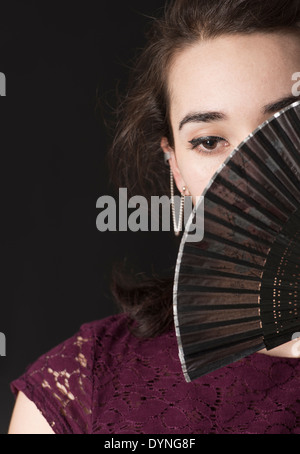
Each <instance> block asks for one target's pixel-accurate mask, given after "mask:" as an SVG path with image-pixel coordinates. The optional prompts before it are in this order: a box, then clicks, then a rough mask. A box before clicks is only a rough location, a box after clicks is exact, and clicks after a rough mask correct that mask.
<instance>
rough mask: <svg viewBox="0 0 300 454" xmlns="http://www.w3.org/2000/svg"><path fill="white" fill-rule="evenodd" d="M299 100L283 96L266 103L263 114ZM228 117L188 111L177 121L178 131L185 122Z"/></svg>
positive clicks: (208, 121)
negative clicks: (188, 112)
mask: <svg viewBox="0 0 300 454" xmlns="http://www.w3.org/2000/svg"><path fill="white" fill-rule="evenodd" d="M299 100H300V95H299V96H285V97H284V98H281V99H278V100H277V101H275V102H273V103H271V104H267V105H266V106H264V107H263V108H262V110H261V111H262V113H263V115H268V114H270V115H272V114H274V113H276V112H278V111H279V110H282V109H284V108H285V107H288V106H289V105H290V104H293V103H294V102H296V101H299ZM227 119H228V117H227V115H226V114H225V113H223V112H195V113H190V114H188V115H186V116H185V117H184V119H183V120H182V121H181V122H180V123H179V131H181V129H182V128H183V126H184V125H186V124H187V123H211V122H214V121H220V120H227Z"/></svg>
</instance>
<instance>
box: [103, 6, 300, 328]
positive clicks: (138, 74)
mask: <svg viewBox="0 0 300 454" xmlns="http://www.w3.org/2000/svg"><path fill="white" fill-rule="evenodd" d="M299 3H300V2H299V0H173V1H169V2H167V3H166V5H165V7H164V8H163V9H162V11H161V15H160V17H157V18H155V19H152V21H151V23H150V24H149V27H148V30H147V32H146V38H147V45H146V46H145V48H144V49H143V50H142V51H141V52H140V53H139V54H138V55H137V57H136V59H135V62H134V67H133V70H132V72H131V74H130V77H129V81H128V86H127V89H126V91H125V93H124V95H123V96H122V98H121V99H120V100H119V101H118V105H117V107H116V109H115V124H114V133H113V134H114V135H113V140H112V143H111V146H110V150H109V154H108V160H109V167H110V172H111V182H112V183H113V184H114V185H115V186H116V188H119V187H126V188H127V190H128V196H129V197H130V196H131V195H135V194H138V195H143V196H145V197H146V198H147V199H148V200H149V198H150V197H151V196H152V195H158V196H161V195H164V194H169V170H168V168H167V166H165V165H164V164H163V152H162V150H161V147H160V142H161V138H162V137H167V138H168V141H169V144H170V146H171V147H173V146H174V140H173V134H172V127H171V124H170V116H169V111H170V97H169V93H168V86H167V84H166V81H167V74H168V71H169V68H170V66H171V64H172V61H173V59H174V58H175V57H176V55H177V53H178V52H180V51H182V50H184V49H185V48H186V47H188V46H190V45H192V44H193V43H195V42H197V41H201V40H207V39H211V38H217V37H219V36H222V35H228V34H236V33H239V34H250V33H254V32H267V33H269V32H278V33H285V32H287V30H291V29H292V28H293V29H294V30H296V28H295V26H296V23H297V22H299V21H300V5H299ZM174 266H175V264H174ZM139 277H140V279H139V280H138V281H137V282H136V280H135V278H134V276H133V275H131V276H130V275H128V274H126V271H125V270H122V268H121V269H119V268H116V269H115V270H114V272H113V274H112V280H111V291H112V294H113V296H114V299H115V301H116V302H117V304H118V305H119V307H121V308H122V310H123V311H124V312H126V313H127V314H128V315H129V316H130V318H131V319H133V320H135V321H136V324H135V327H136V329H135V331H134V332H135V334H136V335H137V336H142V337H154V336H157V335H159V334H161V333H162V332H164V331H165V330H167V329H168V328H170V327H171V326H172V323H173V314H172V287H173V279H172V277H170V278H160V277H159V276H152V277H144V278H143V277H142V276H141V275H140V276H139Z"/></svg>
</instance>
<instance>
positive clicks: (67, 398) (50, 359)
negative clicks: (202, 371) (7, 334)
mask: <svg viewBox="0 0 300 454" xmlns="http://www.w3.org/2000/svg"><path fill="white" fill-rule="evenodd" d="M127 322H128V319H127V317H126V316H125V315H124V314H120V315H115V316H111V317H107V318H105V319H103V320H99V321H94V322H91V323H86V324H84V325H82V326H81V327H80V329H79V331H78V332H77V333H76V334H75V335H74V336H72V337H71V338H69V339H67V340H66V341H64V342H62V343H61V344H60V345H58V346H56V347H55V348H53V349H52V350H50V351H49V352H48V353H46V354H44V355H42V356H41V357H40V358H39V359H38V360H37V361H35V362H34V363H33V364H31V365H30V366H29V367H28V368H27V370H26V372H25V373H24V375H22V376H21V377H20V378H18V379H17V380H15V381H13V382H12V383H11V389H12V391H13V393H14V394H15V395H16V394H17V392H18V390H22V391H23V393H25V395H26V396H27V397H28V398H29V399H31V400H32V401H33V402H34V403H35V404H36V406H37V408H38V409H39V410H40V411H41V412H42V414H43V415H44V417H45V418H46V420H47V421H48V423H49V424H50V426H51V427H52V428H53V430H54V432H55V433H57V434H83V433H88V434H272V433H275V434H290V433H292V434H300V360H299V359H283V358H273V357H269V356H265V355H261V354H258V353H256V354H254V355H251V356H248V357H247V358H245V359H243V360H240V361H238V362H236V363H234V364H231V365H230V366H227V367H224V368H223V369H219V370H218V371H216V372H214V373H211V374H209V375H206V376H204V377H201V378H198V379H197V380H196V381H194V382H192V383H186V382H185V380H184V377H183V374H182V371H181V365H180V362H179V358H178V349H177V342H176V336H175V332H174V330H170V331H169V332H168V333H165V334H163V335H161V336H160V337H158V338H155V339H146V340H141V339H137V338H136V337H134V336H133V335H132V334H131V333H130V331H129V329H128V323H127Z"/></svg>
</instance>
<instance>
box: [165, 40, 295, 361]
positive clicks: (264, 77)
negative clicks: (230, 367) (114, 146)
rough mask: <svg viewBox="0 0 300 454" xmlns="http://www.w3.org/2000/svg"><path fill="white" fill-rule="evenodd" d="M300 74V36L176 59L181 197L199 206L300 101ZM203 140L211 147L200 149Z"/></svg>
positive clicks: (288, 348) (291, 349)
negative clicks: (221, 173) (244, 152)
mask: <svg viewBox="0 0 300 454" xmlns="http://www.w3.org/2000/svg"><path fill="white" fill-rule="evenodd" d="M297 72H298V73H299V72H300V35H299V34H296V33H295V34H294V33H288V34H286V35H283V34H261V33H255V34H252V35H231V36H230V35H225V36H222V37H219V38H216V39H213V40H210V41H204V42H199V43H197V44H195V45H193V46H190V47H189V48H187V49H185V50H184V51H182V52H181V53H179V54H178V55H177V56H176V57H175V59H174V60H173V64H172V66H171V68H170V71H169V74H168V89H169V94H170V121H171V125H172V130H173V137H174V148H173V149H171V148H170V146H169V144H168V142H167V139H166V138H163V139H162V141H161V146H162V149H163V151H165V152H170V153H171V159H170V161H169V163H170V166H171V168H172V172H173V175H174V179H175V182H176V185H177V188H178V190H179V191H180V192H182V188H183V187H186V188H187V190H186V192H185V194H186V195H191V196H192V197H193V201H194V202H195V200H196V197H197V196H201V195H202V192H203V190H204V189H205V187H206V186H207V184H208V182H209V180H210V179H211V177H212V176H213V175H214V173H215V172H216V171H217V169H218V168H219V167H220V165H221V164H222V163H223V162H224V160H225V159H226V158H227V157H228V155H229V154H230V153H231V152H232V151H233V150H234V149H235V148H236V147H237V146H238V145H239V144H240V143H241V142H242V141H243V140H244V139H245V138H246V137H247V136H248V135H249V134H250V133H251V132H253V131H254V129H256V128H257V127H258V126H259V125H260V124H261V123H263V122H264V121H266V120H267V119H268V118H270V117H271V116H273V115H274V113H275V112H277V111H279V110H281V109H282V108H284V107H286V106H288V105H289V104H291V103H292V102H295V101H297V100H299V99H300V97H295V96H293V92H292V89H293V86H294V84H295V80H293V79H292V76H293V75H294V74H295V73H297ZM283 99H285V102H284V101H283V102H281V101H282V100H283ZM278 103H279V104H278ZM203 114H205V116H204V115H203ZM212 114H213V115H212ZM210 137H212V138H211V139H210V140H208V139H207V138H210ZM202 138H204V139H205V140H206V141H203V143H202V144H201V143H200V140H199V139H202ZM296 342H299V344H300V341H293V342H289V343H287V344H285V345H282V346H280V347H277V348H276V349H274V350H271V351H269V352H268V354H271V355H273V356H274V355H276V356H286V357H294V356H297V354H296V353H297V352H298V355H299V357H300V348H295V343H296ZM263 352H265V353H266V351H265V350H264V351H263Z"/></svg>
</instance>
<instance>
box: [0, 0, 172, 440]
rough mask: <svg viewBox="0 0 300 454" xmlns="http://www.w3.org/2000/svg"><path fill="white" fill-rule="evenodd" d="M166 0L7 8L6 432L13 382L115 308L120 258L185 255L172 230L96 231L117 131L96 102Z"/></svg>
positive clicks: (137, 263) (0, 36)
mask: <svg viewBox="0 0 300 454" xmlns="http://www.w3.org/2000/svg"><path fill="white" fill-rule="evenodd" d="M164 3H165V2H164V1H162V0H161V1H159V0H151V1H150V0H143V2H141V1H138V0H136V1H134V0H130V1H124V2H114V1H103V0H99V1H97V2H96V1H85V2H80V3H75V2H69V1H61V2H59V3H58V2H57V3H55V2H46V1H28V0H26V1H25V0H20V1H16V0H10V1H9V2H8V1H7V2H2V3H1V16H0V72H3V73H4V74H5V76H6V82H7V91H6V97H1V100H0V112H1V117H0V120H1V135H0V156H1V179H0V181H1V227H2V230H1V234H2V235H1V238H2V242H1V244H2V248H1V249H2V253H1V262H2V273H1V276H2V279H1V317H0V332H3V333H4V334H5V336H6V341H7V346H6V357H0V402H1V404H0V433H6V432H7V429H8V424H9V420H10V417H11V412H12V409H13V405H14V396H13V395H12V393H11V391H10V388H9V383H10V382H11V381H12V380H13V379H15V378H17V377H18V376H20V375H21V374H22V373H23V372H24V370H25V368H26V366H28V365H29V364H30V363H32V362H33V361H34V360H35V359H36V358H37V357H38V356H39V355H41V354H42V353H45V352H46V351H48V350H49V349H50V348H52V347H54V346H55V345H57V344H58V343H60V342H61V341H63V340H64V339H66V338H68V337H69V336H71V335H72V334H74V333H75V332H76V331H77V330H78V328H79V326H80V325H81V324H82V323H85V322H88V321H91V320H95V319H101V318H103V317H106V316H108V315H111V314H114V313H116V312H117V308H116V306H115V304H114V301H113V300H112V297H111V296H110V293H109V278H110V272H111V267H112V264H113V263H114V262H115V261H116V260H118V259H122V258H123V257H127V258H128V261H129V262H130V263H131V264H132V266H134V267H135V268H136V270H137V271H139V272H140V271H145V272H149V271H150V270H151V269H155V270H156V271H158V272H159V271H160V270H164V269H166V268H168V267H169V266H172V265H173V264H174V260H175V259H176V255H177V250H178V247H177V246H178V243H177V242H175V240H174V238H173V234H172V233H170V232H158V233H155V232H143V233H141V232H138V233H132V232H122V233H121V232H105V233H100V232H99V231H98V230H97V228H96V217H97V214H98V212H99V210H97V209H96V200H97V199H98V197H100V196H101V195H107V194H112V188H111V187H110V186H109V184H108V172H107V167H106V161H105V155H106V152H107V149H108V144H109V143H110V142H109V141H110V136H109V135H108V131H107V129H106V127H105V125H104V122H103V120H102V118H101V116H100V115H99V114H98V113H97V112H95V106H96V104H97V102H96V99H97V97H99V96H100V98H101V99H102V98H103V99H106V100H108V102H109V103H110V102H111V105H112V106H113V104H114V100H115V89H116V86H119V88H120V89H121V90H122V89H123V87H125V86H126V82H127V77H128V68H129V66H130V62H131V60H132V58H133V57H134V56H135V54H136V52H137V51H138V49H139V48H141V47H143V46H144V44H145V37H144V31H145V27H146V26H147V24H148V23H149V20H150V19H149V16H152V15H157V14H159V11H160V8H162V7H163V6H164ZM162 165H163V164H162Z"/></svg>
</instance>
